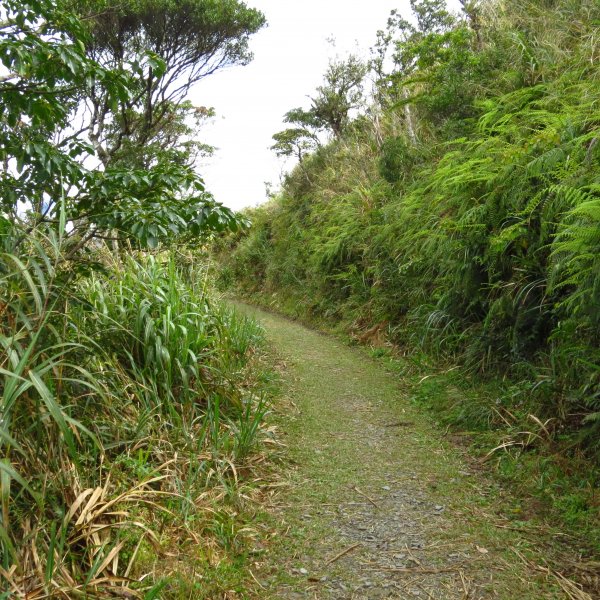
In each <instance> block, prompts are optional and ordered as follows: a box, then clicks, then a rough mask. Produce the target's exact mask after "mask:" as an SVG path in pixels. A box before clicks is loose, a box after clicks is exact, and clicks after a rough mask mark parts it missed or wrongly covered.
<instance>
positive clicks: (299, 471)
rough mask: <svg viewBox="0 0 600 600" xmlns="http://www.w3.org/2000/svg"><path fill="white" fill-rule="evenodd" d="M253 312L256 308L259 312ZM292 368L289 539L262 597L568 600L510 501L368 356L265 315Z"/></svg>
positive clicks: (284, 515) (266, 564)
mask: <svg viewBox="0 0 600 600" xmlns="http://www.w3.org/2000/svg"><path fill="white" fill-rule="evenodd" d="M252 310H253V309H252ZM254 314H256V315H257V316H258V318H259V320H260V321H261V322H262V324H263V325H264V327H265V328H266V330H267V333H268V337H269V338H270V340H271V342H272V344H273V345H274V347H275V349H276V351H277V353H278V354H279V355H280V356H281V357H282V358H283V362H284V364H283V373H284V394H283V399H282V406H281V410H280V411H279V413H280V414H279V417H278V427H279V429H280V436H281V438H282V440H283V442H284V443H285V444H286V446H287V448H288V450H287V452H286V454H287V458H286V464H285V466H284V469H283V471H284V476H285V478H286V481H285V484H286V485H285V486H284V488H283V490H284V491H282V492H281V493H279V494H278V495H277V500H276V503H275V505H274V506H273V507H272V509H271V510H272V512H273V513H274V514H275V515H276V517H275V520H276V521H277V523H278V525H277V529H278V532H279V533H278V535H276V536H274V538H273V541H272V542H271V544H270V545H269V547H268V550H267V552H266V553H265V554H264V556H263V557H262V560H261V564H260V565H259V568H258V570H257V578H258V580H259V581H260V583H261V585H262V586H263V589H262V590H261V594H260V597H261V598H282V599H303V598H323V599H325V598H336V599H340V600H342V599H351V598H355V599H363V598H364V599H371V598H372V599H382V598H407V599H409V598H423V599H431V598H435V599H440V600H442V599H452V600H454V599H462V600H475V599H479V598H505V599H507V600H522V599H532V600H533V599H535V600H538V599H542V598H566V597H568V596H566V595H565V594H564V592H563V591H561V588H560V586H559V585H558V584H557V580H556V578H555V577H554V576H552V575H551V574H548V573H547V572H546V573H545V574H544V573H543V572H542V570H540V569H539V568H536V565H539V564H540V562H541V560H542V559H541V558H540V557H537V556H536V553H535V546H536V543H535V540H531V538H530V537H528V536H525V535H522V534H520V533H519V532H515V531H513V528H512V527H510V521H508V520H507V518H506V516H505V514H504V513H503V509H502V494H501V492H500V490H498V489H496V487H495V486H494V485H493V483H491V482H489V481H486V480H485V479H484V478H483V476H482V475H481V474H480V473H478V472H474V471H473V470H472V469H471V468H470V467H469V465H468V463H466V462H465V461H464V460H463V458H462V457H461V455H460V453H459V452H458V451H457V450H456V449H455V448H453V447H452V446H451V445H450V444H449V443H448V442H447V441H446V440H445V439H444V437H443V431H441V430H440V429H439V428H438V427H436V426H435V425H434V424H433V423H432V421H431V419H430V417H428V416H427V415H423V414H422V413H421V412H420V411H419V410H418V409H417V408H416V407H414V406H413V405H412V404H411V402H410V399H409V398H407V396H406V393H405V392H403V391H402V389H401V388H400V387H399V383H398V377H397V376H396V377H395V376H392V375H390V374H388V373H386V372H385V370H384V369H383V368H382V366H381V365H379V364H377V363H376V362H375V361H373V360H371V359H370V358H369V357H368V356H367V354H366V353H365V351H363V350H359V349H353V348H349V347H347V346H344V345H343V344H341V343H340V342H339V341H337V340H335V339H333V338H331V337H329V336H324V335H322V334H319V333H316V332H314V331H311V330H308V329H306V328H304V327H302V326H300V325H298V324H295V323H292V322H290V321H288V320H285V319H282V318H280V317H276V316H273V315H271V314H266V313H262V312H256V311H255V312H254Z"/></svg>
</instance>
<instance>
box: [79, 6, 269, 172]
mask: <svg viewBox="0 0 600 600" xmlns="http://www.w3.org/2000/svg"><path fill="white" fill-rule="evenodd" d="M71 1H72V2H73V5H74V8H75V9H76V10H77V11H78V12H79V14H80V15H81V17H82V18H83V19H84V20H85V22H86V23H87V27H88V30H89V32H90V36H89V37H88V39H89V42H88V44H87V45H86V52H87V54H88V56H89V57H90V58H92V59H94V60H96V61H98V62H99V63H100V64H102V65H105V66H106V67H108V68H123V67H124V66H126V65H127V66H128V68H129V69H130V70H131V72H132V75H133V78H134V80H135V85H134V89H133V93H132V94H131V97H130V98H128V99H127V100H126V101H124V102H120V103H119V105H118V107H115V106H111V104H110V102H108V101H107V98H106V94H105V90H104V88H103V87H102V85H97V86H95V87H94V88H93V89H92V91H91V93H90V94H89V95H88V96H87V97H86V105H87V107H88V111H89V123H88V135H89V138H90V140H91V141H92V143H93V144H94V146H95V148H96V150H97V152H98V156H99V158H100V159H101V160H102V162H103V163H104V164H105V165H108V164H109V163H110V162H111V161H114V160H126V161H128V160H130V158H131V147H132V146H137V147H138V148H144V147H147V145H148V144H149V143H151V142H152V141H153V140H154V139H155V138H156V137H157V136H160V135H161V133H162V132H163V131H164V128H165V127H167V126H168V125H169V123H170V122H172V120H173V118H174V117H175V116H177V115H179V117H180V118H179V122H180V123H181V122H182V121H183V120H185V117H186V116H189V114H190V111H189V110H188V112H187V113H185V112H184V113H181V110H182V102H183V101H184V99H185V97H186V96H187V94H188V92H189V90H190V89H191V87H192V86H193V85H195V84H196V83H198V82H199V81H200V80H201V79H203V78H204V77H207V76H208V75H211V74H213V73H215V72H216V71H217V70H219V69H223V68H225V67H228V66H232V65H245V64H247V63H248V62H249V61H250V60H251V58H252V54H251V53H250V51H249V49H248V40H249V37H250V35H252V34H253V33H255V32H256V31H258V30H259V29H260V28H261V27H262V26H263V25H264V24H265V17H264V15H263V14H262V13H261V12H259V11H257V10H255V9H251V8H248V7H246V5H245V4H244V3H242V2H239V1H238V0H177V1H176V0H135V1H129V2H121V1H120V0H71ZM115 109H116V110H115ZM190 110H191V107H190ZM177 141H178V140H177V138H176V137H175V138H173V139H172V140H171V144H170V145H171V147H174V146H176V145H177ZM162 149H163V150H164V149H165V148H164V146H163V148H162ZM139 156H140V155H139V153H138V157H139ZM151 162H152V157H148V156H146V158H145V160H143V161H142V163H145V165H146V166H147V164H148V163H151Z"/></svg>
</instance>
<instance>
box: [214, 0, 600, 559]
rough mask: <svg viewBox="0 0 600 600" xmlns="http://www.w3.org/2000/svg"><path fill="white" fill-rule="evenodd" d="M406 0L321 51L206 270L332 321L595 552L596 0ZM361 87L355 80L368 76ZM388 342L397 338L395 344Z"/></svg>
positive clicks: (598, 293) (533, 514)
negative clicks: (356, 43)
mask: <svg viewBox="0 0 600 600" xmlns="http://www.w3.org/2000/svg"><path fill="white" fill-rule="evenodd" d="M461 4H462V11H461V12H460V14H457V15H455V14H452V13H451V12H450V11H449V10H448V9H447V8H446V6H445V3H444V2H443V1H442V0H413V1H411V6H412V8H413V15H412V17H411V18H410V20H406V19H405V18H404V17H403V16H402V15H400V14H398V13H396V12H394V13H392V15H391V17H390V19H389V22H388V25H387V28H385V29H383V30H382V31H380V32H378V33H377V41H376V43H375V45H374V47H373V49H372V56H371V59H370V60H369V61H366V62H364V63H361V61H360V60H359V59H357V58H356V57H349V58H346V59H339V60H336V61H334V62H333V63H332V64H331V66H330V68H329V69H328V71H327V73H326V74H325V79H324V82H323V85H322V86H321V87H319V88H318V89H317V90H316V91H315V92H314V93H313V94H312V96H311V97H310V105H309V106H305V107H301V108H296V109H293V110H291V111H290V112H288V113H287V115H286V121H287V122H288V123H289V124H290V128H289V129H286V130H284V131H283V132H279V133H277V134H276V135H275V136H274V142H275V144H274V146H273V149H274V150H275V151H276V152H277V153H278V154H279V155H282V156H287V157H295V158H296V160H297V164H296V166H295V167H294V168H293V169H292V170H291V171H290V172H289V173H288V174H287V175H286V177H285V180H284V181H283V184H282V187H281V190H280V191H279V192H278V193H277V194H275V195H274V197H273V199H272V200H271V202H269V203H268V204H267V205H265V206H263V207H260V208H258V209H254V210H252V211H249V212H248V213H247V216H248V217H249V218H250V219H251V220H252V227H251V229H250V230H248V231H244V232H241V233H237V234H232V235H228V236H227V235H226V236H223V237H222V238H221V239H220V240H219V242H218V244H217V247H216V251H217V253H219V255H220V262H221V265H222V266H221V270H220V280H221V285H222V286H223V287H224V288H229V289H234V290H236V293H238V294H243V295H245V296H246V297H248V298H251V299H252V300H254V301H256V302H259V303H261V304H264V305H267V306H272V307H274V308H277V309H278V310H281V311H283V312H285V313H287V314H290V315H293V316H295V317H299V318H301V319H304V320H308V321H311V322H313V323H316V324H318V325H320V326H322V327H328V328H330V327H337V328H338V329H341V330H343V331H345V332H346V333H349V334H350V335H351V336H352V338H353V339H354V340H355V341H358V342H361V343H365V344H370V345H371V346H373V348H374V350H373V351H374V353H375V354H376V355H378V356H380V357H382V359H385V360H387V361H388V362H389V364H390V366H391V367H392V368H395V369H396V370H397V371H398V372H399V373H402V375H403V376H405V377H406V376H409V377H412V379H410V380H412V381H413V382H414V385H413V387H412V396H413V400H414V402H416V403H418V404H419V405H421V406H426V407H428V408H431V409H432V410H434V411H435V412H436V413H437V415H438V417H439V420H440V422H441V423H442V424H443V426H445V427H449V428H450V429H452V428H453V429H454V431H456V432H458V433H461V435H460V436H457V437H460V438H461V439H463V440H467V442H466V443H467V444H468V445H470V446H472V447H473V448H475V449H476V451H477V453H478V455H479V457H480V458H481V459H483V460H484V463H485V464H486V465H488V466H490V468H495V469H496V470H497V471H498V472H499V473H500V475H501V476H502V477H505V478H506V480H507V481H508V482H509V484H510V485H511V488H512V489H513V490H515V491H516V490H520V493H522V494H523V497H524V498H529V499H530V503H529V506H530V507H531V509H527V510H524V511H523V513H521V515H520V516H521V517H522V519H523V520H527V519H529V518H539V517H542V518H547V519H549V520H550V521H552V522H554V523H561V524H562V525H561V526H562V527H563V528H565V527H568V528H569V531H570V532H578V537H579V540H578V542H576V544H580V545H581V551H582V553H583V555H586V554H587V555H588V556H590V555H593V554H594V553H597V552H598V550H599V548H598V546H597V542H598V539H600V536H599V535H598V531H599V519H598V516H599V515H598V513H599V509H600V503H599V498H598V494H597V486H598V463H599V458H600V346H599V340H600V335H599V327H600V321H599V319H600V310H599V308H598V307H599V306H600V287H599V283H600V258H599V257H600V252H599V250H600V246H599V244H600V233H599V232H600V196H599V190H600V187H599V185H600V181H599V179H598V173H599V166H600V144H599V143H598V140H599V135H600V133H599V132H600V129H599V127H600V122H599V113H598V102H599V100H600V95H599V90H600V85H599V76H600V72H599V70H598V64H599V62H598V60H599V54H598V53H599V48H598V40H597V28H598V24H599V23H600V9H599V8H598V5H597V3H596V2H593V1H591V0H590V1H583V2H572V1H571V0H556V1H552V2H548V1H546V0H543V1H542V0H530V1H528V2H514V1H512V0H506V1H502V2H500V1H494V0H490V1H485V2H480V3H479V2H466V1H465V2H462V3H461ZM371 87H372V90H371ZM395 359H402V360H401V361H400V362H398V361H397V360H395Z"/></svg>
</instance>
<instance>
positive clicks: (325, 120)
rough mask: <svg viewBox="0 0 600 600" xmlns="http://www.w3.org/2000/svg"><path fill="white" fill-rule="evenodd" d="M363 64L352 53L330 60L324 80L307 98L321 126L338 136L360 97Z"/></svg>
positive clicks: (360, 100)
mask: <svg viewBox="0 0 600 600" xmlns="http://www.w3.org/2000/svg"><path fill="white" fill-rule="evenodd" d="M366 74H367V65H366V64H365V63H364V62H363V61H361V60H360V59H359V58H357V57H356V56H354V55H350V56H349V57H348V58H347V59H346V60H340V61H334V62H331V63H330V65H329V67H328V68H327V71H326V72H325V83H324V85H322V86H319V87H318V88H317V94H316V95H315V96H314V97H312V98H311V104H312V106H311V109H310V113H311V114H312V116H313V117H314V120H315V122H316V123H317V124H318V125H319V126H320V127H321V128H323V129H326V130H328V131H331V132H332V133H333V135H334V136H335V137H336V138H340V137H341V136H342V134H343V132H344V130H345V129H346V127H347V125H348V123H349V121H350V113H351V111H352V110H353V109H356V108H358V107H359V106H360V105H361V103H362V101H363V80H364V78H365V75H366Z"/></svg>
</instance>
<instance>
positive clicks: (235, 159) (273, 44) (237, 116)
mask: <svg viewBox="0 0 600 600" xmlns="http://www.w3.org/2000/svg"><path fill="white" fill-rule="evenodd" d="M246 4H247V5H248V6H251V7H254V8H258V9H259V10H261V11H262V12H263V13H264V14H265V15H266V17H267V21H268V27H266V28H265V29H263V30H262V31H260V32H259V33H258V34H256V35H255V36H254V37H253V38H252V40H251V48H252V51H253V52H254V60H253V61H252V63H250V64H249V65H248V66H246V67H233V68H229V69H226V70H224V71H222V72H219V73H216V74H214V75H212V76H210V77H208V78H206V79H205V80H204V81H202V82H201V83H200V84H199V85H198V86H197V88H196V89H195V90H194V91H193V93H192V95H191V100H192V102H193V103H194V104H196V105H198V106H213V107H214V108H215V109H216V111H217V118H216V119H215V120H214V122H213V123H212V124H210V125H206V126H205V127H204V129H203V131H202V138H203V139H202V141H205V142H208V143H210V144H212V145H214V146H217V147H218V151H217V153H216V154H215V156H214V157H213V158H211V159H209V160H208V161H205V163H204V164H203V165H202V167H201V173H202V175H203V176H204V179H205V181H206V184H207V187H208V189H209V190H210V191H212V192H213V194H214V195H215V197H216V199H217V200H218V201H220V202H223V203H224V204H226V205H227V206H230V207H232V208H235V209H239V208H242V207H244V206H254V205H256V204H259V203H260V202H263V201H264V200H265V185H264V183H265V182H267V181H268V182H271V183H272V184H273V185H274V186H277V185H278V182H279V178H280V173H281V170H282V167H283V166H284V165H283V163H282V161H281V159H278V158H277V157H276V156H275V154H274V153H273V152H272V151H271V150H269V146H271V144H272V143H273V142H272V140H271V136H272V135H273V134H274V133H275V132H277V131H280V130H281V129H284V128H285V127H286V126H285V125H284V124H283V122H282V117H283V115H284V113H286V112H287V111H288V110H290V109H291V108H295V107H297V106H301V105H304V106H305V107H308V101H307V98H306V96H307V95H308V94H311V93H312V92H313V91H314V90H315V88H316V87H317V86H318V85H319V84H320V83H321V82H322V78H323V73H324V72H325V69H326V68H327V64H328V61H329V59H330V58H333V57H335V56H336V54H338V55H340V56H346V55H347V53H348V52H349V51H352V52H355V53H360V54H362V55H365V56H366V55H367V53H368V49H369V48H370V46H372V45H373V43H374V42H375V36H376V33H377V30H378V29H383V28H385V25H386V22H387V18H388V16H389V14H390V11H391V10H392V9H394V8H397V9H399V10H400V11H401V12H402V14H405V15H408V14H409V13H410V9H409V8H408V6H409V4H408V0H399V1H390V0H370V1H369V2H358V1H356V2H353V1H348V0H247V1H246ZM332 37H333V38H335V40H336V45H335V47H332V45H331V44H330V43H329V42H328V41H327V40H328V38H329V39H330V38H332ZM289 166H291V165H289V164H288V167H289Z"/></svg>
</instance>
